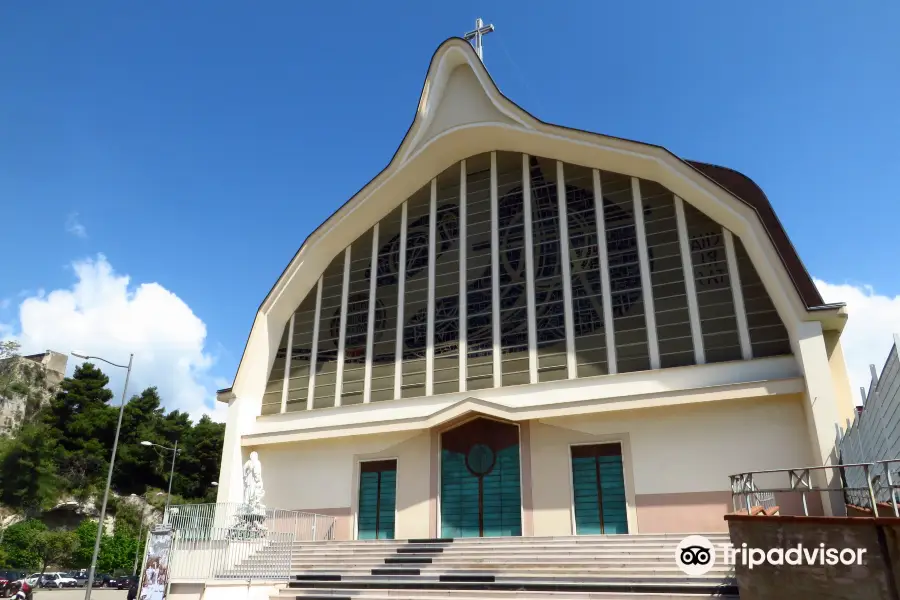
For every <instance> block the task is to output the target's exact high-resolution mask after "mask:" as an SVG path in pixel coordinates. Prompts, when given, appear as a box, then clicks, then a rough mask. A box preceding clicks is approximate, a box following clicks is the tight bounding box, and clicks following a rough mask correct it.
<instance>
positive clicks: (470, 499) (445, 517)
mask: <svg viewBox="0 0 900 600" xmlns="http://www.w3.org/2000/svg"><path fill="white" fill-rule="evenodd" d="M441 444H442V448H441V537H448V538H455V537H493V536H518V535H522V495H521V483H520V474H519V430H518V427H516V426H515V425H510V424H507V423H501V422H499V421H492V420H490V419H475V420H473V421H469V422H468V423H465V424H463V425H460V426H459V427H457V428H456V429H453V430H451V431H448V432H446V433H444V434H443V435H442V436H441Z"/></svg>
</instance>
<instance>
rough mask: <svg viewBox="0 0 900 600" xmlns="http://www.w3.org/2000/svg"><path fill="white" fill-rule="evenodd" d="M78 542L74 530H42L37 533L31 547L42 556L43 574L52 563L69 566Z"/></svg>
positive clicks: (58, 565) (63, 566)
mask: <svg viewBox="0 0 900 600" xmlns="http://www.w3.org/2000/svg"><path fill="white" fill-rule="evenodd" d="M78 544H79V539H78V536H76V535H75V533H74V532H72V531H41V532H40V533H38V534H37V535H35V536H34V538H33V539H32V541H31V549H32V551H33V552H34V553H35V554H36V555H37V556H38V557H39V558H40V563H41V574H43V573H44V571H46V570H47V567H48V566H50V565H55V566H57V567H62V568H65V567H67V566H69V565H70V564H71V562H72V554H73V553H74V552H75V550H76V549H77V548H78Z"/></svg>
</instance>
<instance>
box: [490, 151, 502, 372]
mask: <svg viewBox="0 0 900 600" xmlns="http://www.w3.org/2000/svg"><path fill="white" fill-rule="evenodd" d="M497 185H498V182H497V153H496V152H491V320H492V325H493V359H494V387H495V388H498V387H500V386H501V384H502V382H503V379H502V375H503V372H502V370H501V368H502V367H501V363H500V215H499V199H498V197H497V194H498V192H497Z"/></svg>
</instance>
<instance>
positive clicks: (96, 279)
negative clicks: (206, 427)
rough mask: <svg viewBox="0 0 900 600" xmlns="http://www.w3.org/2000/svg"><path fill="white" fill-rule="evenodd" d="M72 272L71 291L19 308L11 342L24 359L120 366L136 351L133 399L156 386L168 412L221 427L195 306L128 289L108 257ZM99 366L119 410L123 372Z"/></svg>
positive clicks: (149, 288)
mask: <svg viewBox="0 0 900 600" xmlns="http://www.w3.org/2000/svg"><path fill="white" fill-rule="evenodd" d="M72 268H73V270H74V272H75V276H76V281H75V283H74V284H73V286H72V287H71V288H68V289H59V290H53V291H51V292H50V293H49V294H45V293H44V292H43V291H41V292H38V293H37V294H36V295H32V296H30V297H28V298H26V299H25V300H24V301H22V303H21V304H20V306H19V323H18V327H17V328H15V330H14V335H15V337H16V338H18V340H19V341H20V342H21V343H22V350H23V352H41V351H43V350H47V349H49V350H55V351H58V352H64V353H69V352H72V351H75V352H78V353H79V354H88V355H93V356H102V357H103V358H106V359H107V360H111V361H113V362H116V363H119V364H127V362H128V355H129V353H130V352H133V353H134V364H133V368H132V374H131V381H130V383H129V385H128V395H129V397H130V396H131V395H133V394H136V393H139V392H140V391H141V390H143V389H144V388H146V387H148V386H151V385H152V386H156V387H157V388H158V389H159V393H160V396H161V398H162V399H163V402H164V403H165V405H166V407H167V408H168V409H176V408H177V409H179V410H182V411H186V412H188V413H190V414H191V416H192V417H193V418H194V419H198V418H199V417H200V416H201V415H203V414H210V415H212V416H213V418H216V419H217V420H224V410H223V408H224V407H222V406H215V405H216V404H219V403H216V402H215V401H214V393H215V390H214V389H213V387H212V385H213V380H214V376H213V375H212V374H211V373H210V368H211V367H212V365H213V358H212V356H211V355H210V354H209V353H208V352H207V351H206V350H205V348H204V344H205V342H206V325H205V324H204V323H203V321H202V320H200V318H198V317H197V316H196V315H195V314H194V313H193V311H191V309H190V307H189V306H188V305H187V304H185V303H184V301H183V300H181V299H180V298H179V297H178V296H176V295H175V294H173V293H172V292H170V291H168V290H167V289H165V288H164V287H162V286H161V285H159V284H158V283H141V284H139V285H136V286H132V285H130V278H129V277H128V276H127V275H119V274H117V273H115V272H114V271H113V268H112V266H111V265H110V264H109V262H108V261H107V260H106V257H104V256H103V255H98V256H97V257H96V259H86V260H82V261H76V262H75V263H73V264H72ZM0 329H2V327H0ZM76 361H78V362H80V361H81V359H77V358H75V357H70V358H69V371H70V373H71V371H72V370H73V369H74V363H75V362H76ZM97 364H98V365H100V366H101V367H102V369H103V371H104V372H105V373H106V374H107V375H109V376H110V380H111V381H110V389H112V390H113V391H114V392H115V393H116V403H118V401H119V396H120V394H121V390H122V385H123V383H124V375H125V370H124V369H116V368H114V367H110V366H107V365H105V364H104V363H99V362H98V363H97Z"/></svg>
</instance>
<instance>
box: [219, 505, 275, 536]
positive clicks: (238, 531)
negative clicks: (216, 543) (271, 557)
mask: <svg viewBox="0 0 900 600" xmlns="http://www.w3.org/2000/svg"><path fill="white" fill-rule="evenodd" d="M267 531H268V528H267V527H266V507H265V506H263V505H262V504H256V505H250V504H242V505H240V506H239V507H238V510H237V513H236V514H235V524H234V525H233V526H232V527H231V528H229V530H228V538H229V539H232V540H255V539H258V538H261V537H265V535H266V532H267Z"/></svg>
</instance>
